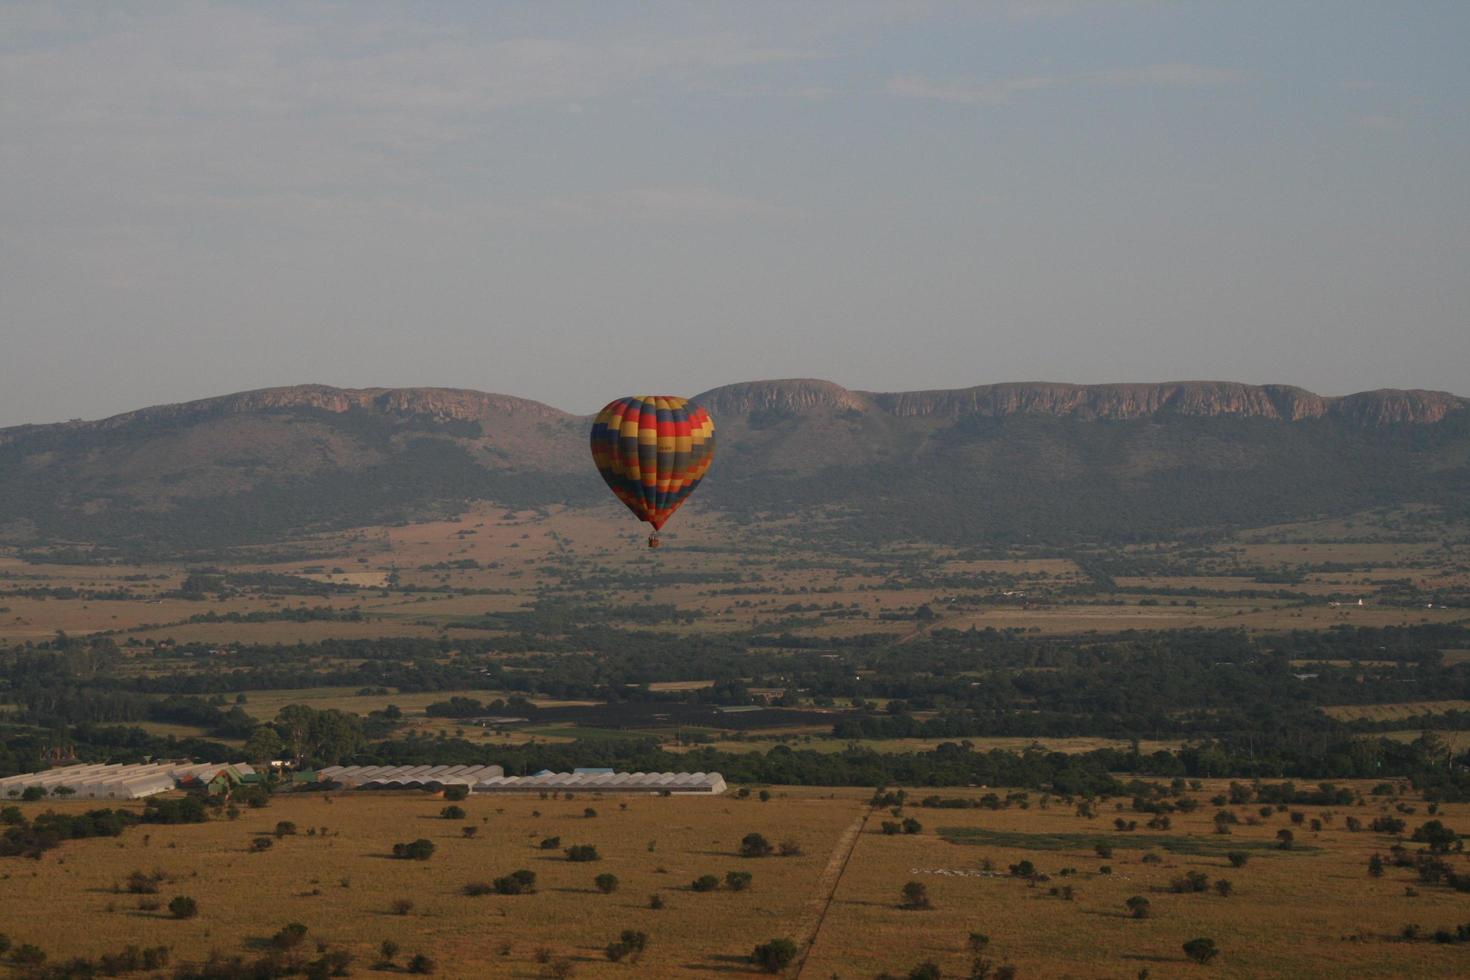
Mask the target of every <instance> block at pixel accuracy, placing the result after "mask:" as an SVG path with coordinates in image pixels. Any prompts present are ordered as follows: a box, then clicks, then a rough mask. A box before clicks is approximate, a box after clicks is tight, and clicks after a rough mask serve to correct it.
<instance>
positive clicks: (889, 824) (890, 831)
mask: <svg viewBox="0 0 1470 980" xmlns="http://www.w3.org/2000/svg"><path fill="white" fill-rule="evenodd" d="M902 831H903V824H901V823H899V822H898V821H897V820H885V821H883V833H884V834H886V835H887V836H889V837H896V836H898V834H900V833H901V832H902Z"/></svg>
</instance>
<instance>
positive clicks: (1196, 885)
mask: <svg viewBox="0 0 1470 980" xmlns="http://www.w3.org/2000/svg"><path fill="white" fill-rule="evenodd" d="M1209 887H1210V876H1209V875H1207V874H1205V873H1204V872H1203V871H1189V872H1186V873H1185V875H1184V877H1183V878H1175V879H1174V880H1173V881H1171V882H1170V883H1169V890H1170V891H1171V892H1180V893H1185V892H1202V891H1206V890H1207V889H1209Z"/></svg>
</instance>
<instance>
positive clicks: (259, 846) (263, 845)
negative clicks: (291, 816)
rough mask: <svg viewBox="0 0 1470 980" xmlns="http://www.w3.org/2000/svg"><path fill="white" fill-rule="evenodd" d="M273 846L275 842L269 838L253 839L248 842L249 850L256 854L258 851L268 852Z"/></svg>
mask: <svg viewBox="0 0 1470 980" xmlns="http://www.w3.org/2000/svg"><path fill="white" fill-rule="evenodd" d="M274 844H275V841H273V840H271V839H270V838H269V837H257V838H255V840H253V841H251V842H250V850H252V851H254V852H257V853H258V852H260V851H268V850H270V849H271V847H272V845H274Z"/></svg>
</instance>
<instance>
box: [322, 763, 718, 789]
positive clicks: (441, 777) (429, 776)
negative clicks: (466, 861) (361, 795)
mask: <svg viewBox="0 0 1470 980" xmlns="http://www.w3.org/2000/svg"><path fill="white" fill-rule="evenodd" d="M317 779H318V780H320V781H321V782H324V783H328V782H330V783H335V784H337V785H338V786H342V787H345V788H347V789H426V790H431V791H437V790H440V789H443V788H444V787H445V786H464V787H467V788H468V789H469V791H470V792H471V793H515V792H553V791H554V792H562V791H565V790H583V791H591V792H608V793H662V792H665V791H667V792H670V793H723V792H724V791H725V780H724V778H723V777H722V776H720V774H719V773H717V772H711V773H703V772H613V771H612V770H611V769H578V770H577V771H575V772H538V773H536V774H535V775H534V776H507V775H505V770H504V769H502V768H501V767H500V766H328V767H326V768H325V769H322V770H320V771H319V772H318V773H317Z"/></svg>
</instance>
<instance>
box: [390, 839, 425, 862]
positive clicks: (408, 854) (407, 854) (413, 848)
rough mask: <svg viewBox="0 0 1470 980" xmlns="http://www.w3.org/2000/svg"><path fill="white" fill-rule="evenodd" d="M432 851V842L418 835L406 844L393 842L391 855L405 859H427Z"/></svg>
mask: <svg viewBox="0 0 1470 980" xmlns="http://www.w3.org/2000/svg"><path fill="white" fill-rule="evenodd" d="M433 853H434V842H433V841H431V840H425V839H424V838H422V837H420V838H419V839H418V840H416V841H412V842H410V843H408V844H394V845H393V856H394V857H396V858H400V859H402V860H405V861H427V860H429V858H430V857H431V856H432V855H433Z"/></svg>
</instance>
